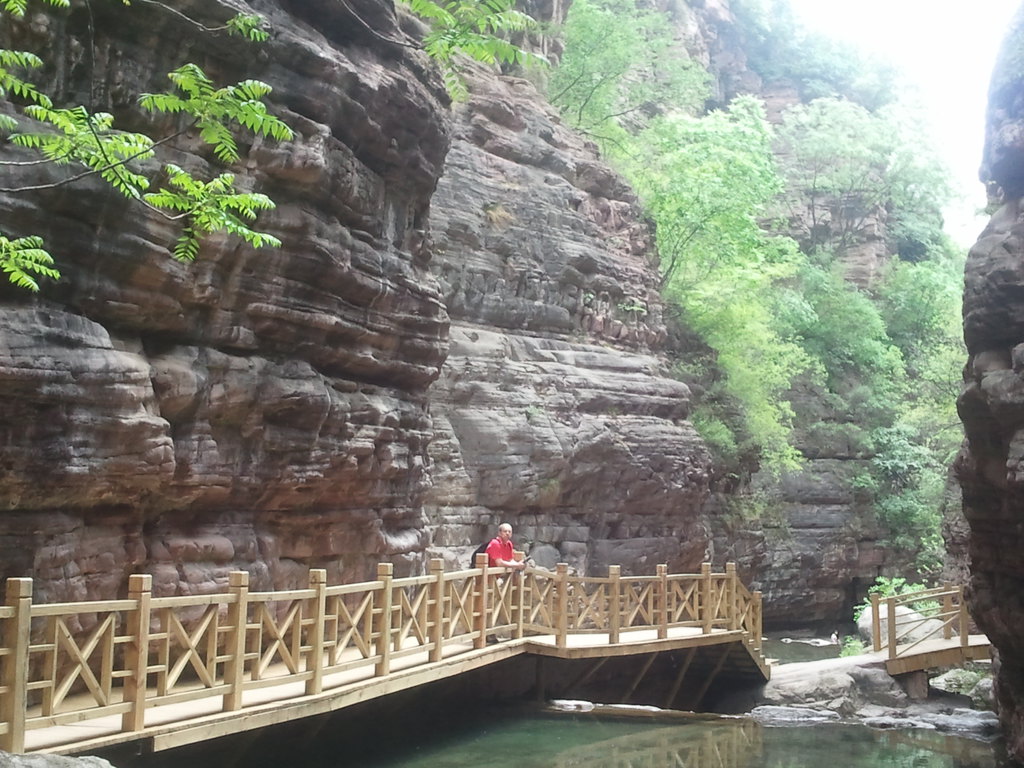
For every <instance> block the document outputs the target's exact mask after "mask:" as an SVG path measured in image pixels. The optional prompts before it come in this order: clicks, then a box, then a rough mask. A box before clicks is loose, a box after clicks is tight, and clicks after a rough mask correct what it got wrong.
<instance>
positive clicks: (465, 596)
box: [0, 558, 761, 752]
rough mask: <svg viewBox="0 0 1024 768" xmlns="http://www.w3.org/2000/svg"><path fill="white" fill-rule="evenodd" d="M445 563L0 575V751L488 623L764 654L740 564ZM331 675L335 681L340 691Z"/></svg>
mask: <svg viewBox="0 0 1024 768" xmlns="http://www.w3.org/2000/svg"><path fill="white" fill-rule="evenodd" d="M481 565H482V567H477V568H471V569H468V570H466V569H462V570H457V571H445V570H444V564H443V561H441V560H440V559H434V560H431V561H430V564H429V569H428V573H427V574H426V575H422V576H411V577H405V578H394V576H393V568H392V565H391V564H390V563H381V564H380V565H379V567H378V571H377V578H376V579H375V580H373V581H368V582H363V583H360V584H343V585H327V583H326V581H327V574H326V571H324V570H321V569H312V570H310V572H309V585H308V587H306V588H301V589H289V590H281V591H276V592H256V591H250V590H249V574H248V573H247V572H244V571H237V572H232V573H231V574H230V575H229V582H228V589H227V591H225V592H222V593H215V594H203V595H177V596H173V597H155V596H153V594H152V577H151V576H148V575H135V576H132V577H130V579H129V594H128V597H126V598H121V599H117V600H106V601H104V600H90V601H87V602H78V603H75V602H72V603H52V604H35V603H33V602H32V580H31V579H24V578H14V579H8V580H7V587H6V601H5V605H0V692H3V696H0V749H3V750H5V751H8V752H21V751H23V750H24V747H25V736H26V733H27V732H28V731H31V730H33V729H38V728H44V727H49V726H53V725H60V724H65V723H72V722H78V721H82V720H88V719H91V718H94V717H100V716H106V715H120V716H121V727H122V731H125V732H130V731H140V730H142V729H143V728H144V727H145V722H146V712H147V711H150V710H152V709H154V708H156V707H160V706H164V705H167V704H172V703H177V702H182V701H189V700H194V699H201V698H216V699H219V700H220V701H219V706H220V708H221V710H222V711H225V712H227V711H234V710H240V709H243V708H244V706H245V705H244V702H243V694H244V693H245V692H246V691H249V690H254V689H257V688H265V687H268V686H278V685H284V684H287V683H301V685H302V687H303V688H304V690H305V693H306V694H307V695H312V694H317V693H320V692H322V691H323V690H325V689H327V688H330V687H331V686H332V683H331V681H330V678H331V677H337V676H339V675H342V674H344V675H345V676H346V677H345V679H346V680H351V679H352V675H360V676H361V677H359V679H370V678H373V677H380V676H384V675H387V674H389V672H390V671H391V669H392V665H393V664H395V663H396V662H398V661H399V660H400V659H404V658H407V657H411V656H413V655H415V654H426V658H427V660H429V661H434V662H436V661H440V660H441V659H442V658H444V657H445V656H446V655H450V654H454V653H461V652H465V651H466V650H467V646H469V647H471V648H484V647H486V644H487V642H488V639H489V638H490V637H492V636H493V635H495V633H497V632H501V633H503V634H507V635H508V636H510V637H512V638H521V637H524V636H527V635H549V636H554V638H555V643H556V645H557V647H559V648H565V647H566V646H567V644H568V638H569V636H570V635H575V634H584V633H591V634H592V633H603V634H606V635H607V636H608V642H609V643H619V642H621V641H622V637H623V634H625V633H627V632H632V631H636V630H648V631H650V630H654V631H655V632H656V635H657V636H658V637H659V638H665V637H667V636H668V632H669V630H670V629H671V628H676V627H697V628H700V629H701V631H702V632H704V633H710V632H714V631H735V630H740V631H742V632H743V633H744V634H745V636H746V637H747V641H748V643H750V644H751V645H752V647H753V648H755V649H759V648H760V638H761V596H760V593H757V592H754V593H751V592H749V591H748V590H747V589H746V587H745V586H743V584H741V583H740V582H739V579H738V577H737V574H736V568H735V565H734V564H732V563H730V564H728V565H727V567H726V571H725V573H712V572H711V566H710V564H708V563H705V564H704V565H703V566H702V568H701V572H700V573H699V574H669V573H668V569H667V567H666V566H665V565H659V566H657V569H656V573H655V574H654V575H648V576H623V575H622V573H621V569H620V568H619V566H611V567H610V568H609V572H608V576H607V577H584V576H577V575H574V574H571V573H570V572H569V568H568V566H567V565H566V564H564V563H563V564H559V565H558V567H557V568H556V570H555V571H554V572H551V571H545V570H542V569H538V568H527V569H526V570H525V571H522V572H516V571H509V570H508V569H505V568H489V567H487V565H486V559H485V558H484V559H483V561H482V563H481ZM338 684H340V683H337V682H335V683H333V685H338Z"/></svg>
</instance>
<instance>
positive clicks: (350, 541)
mask: <svg viewBox="0 0 1024 768" xmlns="http://www.w3.org/2000/svg"><path fill="white" fill-rule="evenodd" d="M182 10H184V11H186V12H188V13H191V14H192V15H193V16H194V17H195V18H196V19H198V20H199V21H201V22H204V23H206V24H207V25H208V26H216V25H218V24H222V23H223V21H224V20H225V19H226V18H228V17H229V16H231V15H233V14H234V11H236V10H238V4H237V3H230V4H228V3H220V2H211V3H192V4H190V5H187V7H184V8H182ZM258 10H259V11H260V12H261V13H263V14H264V15H265V16H266V17H267V19H268V21H269V23H270V25H271V26H272V28H273V36H272V38H271V40H270V41H268V42H267V43H264V44H263V45H261V46H259V47H254V46H251V45H249V44H248V43H243V42H235V41H234V40H233V39H232V38H224V37H214V36H212V35H204V34H200V35H198V36H197V34H196V32H195V30H194V28H193V27H192V26H191V25H189V24H187V23H185V22H184V21H182V19H181V17H179V16H178V15H176V14H174V13H171V12H169V11H167V10H166V9H162V8H161V7H160V6H159V5H157V4H153V5H146V4H141V5H138V6H132V7H131V8H130V9H123V10H120V11H119V12H118V11H117V10H116V9H113V7H110V8H108V9H107V12H108V13H115V14H116V16H114V17H104V16H102V15H101V16H100V17H98V18H97V19H95V23H94V25H93V27H92V28H94V29H95V34H96V36H95V39H94V40H93V41H92V51H93V55H92V56H83V45H85V46H88V38H87V36H86V35H87V30H88V29H89V28H90V27H89V26H88V25H87V23H86V20H85V19H84V18H81V16H80V15H79V14H77V13H72V14H71V15H70V16H69V17H67V18H61V17H59V16H58V17H53V16H49V15H44V14H39V15H37V16H35V17H32V18H29V19H27V20H26V22H25V23H23V24H17V25H12V27H11V29H10V34H11V35H12V36H13V38H14V40H13V42H15V43H17V44H18V46H19V47H32V46H33V44H35V45H36V46H37V47H38V46H40V44H42V47H41V50H43V51H48V52H49V53H48V55H49V59H48V61H49V67H48V70H47V72H46V76H45V83H44V85H45V86H46V87H47V88H48V90H49V91H50V92H51V93H53V94H54V95H55V96H56V98H57V99H59V100H61V101H69V102H71V103H75V102H91V103H92V105H93V107H94V108H95V109H104V110H107V111H110V112H113V113H114V114H116V115H118V116H119V117H120V118H121V119H122V120H123V121H124V123H126V124H129V125H130V124H133V123H134V124H139V123H140V121H142V120H143V119H144V117H143V116H142V115H141V114H140V113H139V112H138V110H137V108H135V106H134V95H135V94H138V93H140V92H143V91H154V90H163V89H164V88H165V84H166V78H165V74H166V72H168V71H170V70H171V69H172V68H174V67H176V66H178V65H180V64H181V63H183V61H184V60H188V59H192V60H194V61H196V63H198V64H200V65H201V66H203V67H204V68H205V70H206V71H207V73H208V74H209V75H210V76H212V77H213V78H215V80H216V81H218V82H219V83H223V82H236V81H237V80H239V79H241V78H243V77H257V78H261V79H263V80H265V81H267V82H269V83H270V84H271V85H273V86H274V89H275V90H274V94H273V106H274V109H275V110H276V111H277V112H278V113H279V114H280V115H281V116H282V117H283V118H284V119H285V120H286V121H287V122H288V123H289V124H290V125H291V126H292V127H293V128H294V129H295V130H296V132H297V138H296V140H295V141H294V142H290V143H288V144H287V145H276V144H273V143H270V142H255V143H254V144H253V145H252V146H251V147H250V148H249V153H248V160H247V161H243V163H241V164H240V165H239V167H237V168H235V169H234V170H235V171H237V172H239V173H242V174H245V177H246V181H245V183H246V184H247V185H248V187H249V188H251V189H254V190H258V191H261V192H265V193H267V194H269V195H270V196H271V197H273V198H275V199H276V200H277V201H278V202H279V206H278V208H277V210H276V211H274V212H273V214H272V215H271V216H269V217H266V218H265V219H264V222H263V223H264V225H265V226H266V227H267V228H268V229H269V230H271V231H273V232H274V233H275V234H277V235H278V236H279V237H280V238H281V239H282V240H283V241H284V242H285V246H284V247H283V248H282V249H280V250H266V249H265V250H260V251H255V250H253V249H251V248H248V247H244V246H242V245H241V244H239V243H238V242H236V241H234V240H226V239H220V240H213V241H211V242H209V243H207V247H206V249H205V253H203V255H202V256H201V258H200V259H199V261H197V263H195V264H194V265H190V266H183V265H181V264H178V263H176V262H174V261H173V260H171V259H170V258H169V254H168V245H169V244H170V243H171V242H173V237H174V235H173V230H172V229H171V228H170V227H169V226H168V225H167V223H166V222H164V221H162V220H161V219H159V218H156V217H154V216H152V215H149V214H147V213H146V212H145V211H144V210H143V209H142V208H140V207H138V206H126V205H125V203H124V201H123V200H120V199H117V197H116V195H113V194H112V193H110V192H108V191H106V190H104V189H103V188H101V186H99V185H97V184H86V185H85V186H84V187H83V186H74V187H60V188H55V189H52V190H48V191H45V192H42V193H39V194H38V195H34V196H25V195H5V196H3V197H2V199H0V211H2V216H3V220H4V225H5V228H9V229H10V230H12V233H13V234H17V235H21V234H29V233H32V232H40V233H42V234H43V235H45V237H46V240H47V243H48V246H49V248H50V249H51V251H52V252H53V253H54V254H55V255H56V257H57V259H58V261H59V266H60V268H61V270H62V271H63V273H64V276H63V278H62V279H61V280H60V282H58V283H56V284H55V285H48V286H46V287H45V288H44V290H43V291H42V292H41V293H40V295H39V296H38V297H31V296H29V295H27V294H26V293H25V292H18V291H16V290H15V289H12V288H10V287H5V288H4V289H3V294H2V305H0V338H2V340H3V341H2V343H0V391H2V396H0V445H2V446H3V449H2V450H3V470H4V471H3V473H2V475H0V499H2V505H3V512H2V513H0V531H2V533H0V563H2V567H0V568H2V575H3V576H10V575H17V574H32V575H34V576H35V577H36V578H37V586H36V595H37V598H38V599H41V600H47V599H50V600H53V599H62V598H63V599H70V598H86V597H90V598H92V597H111V596H113V595H115V594H117V593H118V591H119V590H121V589H122V588H123V586H124V583H125V578H126V574H128V573H129V572H132V571H149V572H152V573H153V574H154V577H155V579H154V585H155V588H156V589H157V590H158V591H159V592H160V593H162V594H168V593H175V592H195V591H202V590H211V589H219V588H220V586H221V585H222V584H223V581H224V578H225V576H226V573H227V571H228V570H230V569H233V568H244V569H247V570H249V571H250V572H251V573H252V575H253V577H254V578H255V583H256V584H258V585H260V587H258V588H262V587H270V586H279V587H280V586H285V585H288V584H295V583H299V582H301V581H302V580H304V579H305V575H304V574H305V571H306V569H308V568H309V567H311V566H319V567H325V568H327V569H328V570H329V571H330V572H331V578H332V579H334V580H339V579H359V578H364V577H367V576H369V575H370V574H371V573H372V572H373V568H374V565H375V563H376V561H378V560H379V559H381V558H393V559H395V560H396V561H398V562H400V563H401V562H402V558H403V557H404V556H405V555H406V554H407V553H422V551H423V549H424V547H425V545H426V535H425V531H424V527H423V519H422V501H421V496H422V493H423V491H424V490H425V489H426V487H427V486H428V485H429V473H428V471H427V463H428V461H429V457H428V455H427V445H428V444H429V442H430V439H431V437H432V425H431V419H430V414H429V411H428V402H427V401H428V397H427V393H428V390H429V388H430V385H431V384H432V383H433V382H434V380H435V379H436V378H437V376H438V374H439V371H440V368H441V365H442V364H443V362H444V360H445V358H446V356H447V350H448V322H449V321H448V314H447V311H446V308H445V306H444V303H443V297H442V295H441V293H440V290H439V284H438V282H437V280H436V279H435V278H434V276H433V275H432V273H431V272H430V269H429V266H428V260H429V253H428V252H427V251H426V250H425V249H424V247H423V244H422V240H423V234H422V233H423V229H424V227H425V226H426V221H427V216H428V211H429V205H430V197H431V194H432V193H433V191H434V187H435V186H436V184H437V179H438V177H439V176H440V174H441V171H442V169H443V164H444V160H445V155H446V153H447V150H448V145H449V130H450V129H449V111H448V99H447V95H446V94H445V93H444V91H443V89H442V87H441V84H440V81H439V78H438V77H437V75H436V74H434V73H433V70H432V69H431V68H429V67H428V66H427V61H426V59H425V57H424V56H423V55H422V54H418V53H416V52H415V51H413V50H412V49H410V48H405V47H399V46H397V45H387V44H383V43H381V42H380V40H381V38H400V37H401V34H402V33H401V31H400V29H399V28H398V25H397V20H396V18H395V16H394V14H393V13H392V12H390V11H385V9H384V8H383V6H378V5H377V4H374V3H354V4H351V5H342V4H336V3H330V2H315V1H314V2H308V1H307V0H304V1H303V2H301V3H290V2H283V3H278V4H273V3H264V4H260V5H259V8H258ZM353 14H358V17H357V18H358V19H359V20H360V21H359V23H356V20H357V19H356V18H355V17H353ZM5 24H6V20H5ZM48 40H52V41H53V44H52V45H50V46H49V47H47V46H46V45H45V43H46V42H47V41H48ZM90 62H91V63H90ZM174 152H175V160H176V162H178V163H179V164H182V165H186V166H190V167H198V168H203V167H205V166H210V165H211V158H210V157H208V156H206V155H204V154H203V152H202V151H201V150H199V149H197V148H196V147H195V146H194V145H191V144H189V143H183V144H181V145H179V146H177V147H176V148H175V150H174ZM37 173H38V172H33V175H29V173H28V172H27V171H25V172H23V173H22V174H21V175H20V176H19V178H18V179H16V181H17V182H21V183H24V182H27V181H33V182H38V181H50V180H53V179H54V178H55V177H52V176H48V177H45V178H40V177H39V176H38V175H35V174H37Z"/></svg>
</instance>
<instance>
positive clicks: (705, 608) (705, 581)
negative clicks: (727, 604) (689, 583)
mask: <svg viewBox="0 0 1024 768" xmlns="http://www.w3.org/2000/svg"><path fill="white" fill-rule="evenodd" d="M700 617H701V622H702V624H701V630H702V631H703V633H704V634H705V635H710V634H711V627H712V626H713V623H714V620H715V617H714V616H713V615H712V613H711V563H701V564H700Z"/></svg>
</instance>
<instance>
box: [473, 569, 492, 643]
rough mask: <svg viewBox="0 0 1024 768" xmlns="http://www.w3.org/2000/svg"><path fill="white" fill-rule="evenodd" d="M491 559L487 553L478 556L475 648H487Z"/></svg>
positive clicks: (474, 613)
mask: <svg viewBox="0 0 1024 768" xmlns="http://www.w3.org/2000/svg"><path fill="white" fill-rule="evenodd" d="M489 562H490V558H489V557H488V556H487V554H486V553H485V552H481V553H480V554H479V555H477V556H476V563H475V565H476V567H477V568H479V569H480V573H478V574H477V575H476V600H475V601H474V603H475V605H476V608H475V609H474V610H473V621H474V623H475V624H476V627H475V628H474V629H475V633H476V634H475V636H474V638H473V647H474V648H486V647H487V625H488V623H489V622H488V614H489V613H490V610H491V609H490V600H488V598H489V597H490V595H489V594H488V591H489V590H490V587H491V576H490V574H488V570H490V568H489V565H488V563H489Z"/></svg>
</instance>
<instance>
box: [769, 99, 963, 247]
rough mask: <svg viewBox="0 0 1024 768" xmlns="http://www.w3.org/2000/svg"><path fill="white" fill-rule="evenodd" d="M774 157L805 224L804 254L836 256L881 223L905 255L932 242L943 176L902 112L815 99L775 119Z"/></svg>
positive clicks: (944, 189)
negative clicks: (901, 239)
mask: <svg viewBox="0 0 1024 768" xmlns="http://www.w3.org/2000/svg"><path fill="white" fill-rule="evenodd" d="M779 150H780V154H781V156H782V157H783V158H784V160H783V175H784V176H785V178H786V182H787V186H788V187H789V189H790V192H791V194H790V199H791V205H792V206H793V207H794V211H793V213H794V214H796V215H797V216H798V217H800V218H803V219H804V220H805V221H806V226H807V229H808V242H807V243H806V244H805V248H806V249H807V250H814V249H816V248H824V249H827V250H829V251H831V252H833V253H836V254H841V253H842V252H844V251H845V250H846V249H848V248H849V247H850V246H852V245H854V244H855V243H857V242H858V241H859V240H860V239H862V238H864V237H865V235H866V234H867V228H868V226H869V225H870V226H874V223H875V222H877V221H881V222H883V223H885V222H886V220H887V219H889V218H891V221H890V222H889V223H890V225H891V226H893V227H894V229H895V230H896V232H895V234H896V235H897V236H899V235H900V234H902V236H903V237H904V238H905V240H906V243H905V246H904V247H905V248H906V249H907V251H908V253H909V252H911V251H915V250H916V251H918V252H919V253H920V252H922V249H923V252H927V251H928V250H929V249H930V248H931V247H933V246H934V245H935V244H936V242H937V241H938V240H939V239H940V237H941V216H940V215H939V211H940V210H941V207H942V205H943V204H944V202H945V201H946V199H948V196H949V189H950V188H949V184H948V179H947V175H946V173H945V171H944V170H943V169H942V166H941V163H939V162H938V160H937V158H935V157H934V155H933V154H931V153H929V152H927V151H926V150H925V148H924V145H923V144H922V143H921V142H920V141H919V140H915V139H914V138H913V136H912V135H911V133H910V129H909V124H908V118H907V117H905V115H904V113H903V112H902V111H900V110H898V109H895V108H892V109H887V110H883V111H882V112H879V113H873V112H870V111H869V110H867V109H866V108H864V107H862V106H860V105H858V104H855V103H853V102H851V101H847V100H845V99H836V98H820V99H815V100H814V101H812V102H811V103H809V104H801V105H798V106H795V107H792V108H790V109H788V110H786V112H785V113H784V114H783V118H782V124H781V126H780V127H779ZM890 212H891V216H890Z"/></svg>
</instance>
